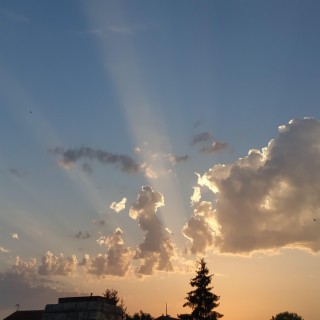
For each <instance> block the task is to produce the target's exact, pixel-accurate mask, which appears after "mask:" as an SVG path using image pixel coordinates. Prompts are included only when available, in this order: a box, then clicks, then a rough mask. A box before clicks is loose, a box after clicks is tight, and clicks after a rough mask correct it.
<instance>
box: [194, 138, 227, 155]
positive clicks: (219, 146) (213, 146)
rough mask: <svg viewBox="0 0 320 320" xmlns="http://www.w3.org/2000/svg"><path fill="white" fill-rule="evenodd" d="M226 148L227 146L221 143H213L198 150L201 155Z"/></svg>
mask: <svg viewBox="0 0 320 320" xmlns="http://www.w3.org/2000/svg"><path fill="white" fill-rule="evenodd" d="M226 148H228V144H227V143H226V142H223V141H218V140H216V141H213V142H212V144H211V145H210V146H205V147H202V148H201V149H200V152H202V153H214V152H218V151H221V150H224V149H226Z"/></svg>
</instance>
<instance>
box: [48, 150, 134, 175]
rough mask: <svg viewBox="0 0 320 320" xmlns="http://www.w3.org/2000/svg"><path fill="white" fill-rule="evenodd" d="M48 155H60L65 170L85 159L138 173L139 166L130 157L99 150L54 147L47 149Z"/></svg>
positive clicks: (127, 171) (123, 170)
mask: <svg viewBox="0 0 320 320" xmlns="http://www.w3.org/2000/svg"><path fill="white" fill-rule="evenodd" d="M49 153H52V154H56V155H61V156H62V159H61V160H60V164H61V165H62V166H64V167H65V168H66V169H69V168H70V167H71V166H72V165H73V164H74V163H76V162H77V161H79V160H80V159H86V160H91V161H93V160H96V161H98V162H100V163H102V164H114V165H116V167H118V168H119V169H120V170H121V171H122V172H126V173H137V172H139V171H140V166H139V164H137V163H136V162H135V161H134V160H133V159H132V158H131V157H129V156H127V155H123V154H114V153H111V152H108V151H104V150H100V149H92V148H88V147H81V148H75V149H65V148H63V147H55V148H53V149H49ZM88 168H89V167H88V164H87V165H86V169H87V170H88ZM90 169H91V167H90ZM90 169H89V170H90Z"/></svg>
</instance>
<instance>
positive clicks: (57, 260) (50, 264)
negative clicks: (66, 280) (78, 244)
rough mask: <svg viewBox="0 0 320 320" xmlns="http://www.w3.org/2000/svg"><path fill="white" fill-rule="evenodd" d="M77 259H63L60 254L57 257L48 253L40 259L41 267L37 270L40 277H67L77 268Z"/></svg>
mask: <svg viewBox="0 0 320 320" xmlns="http://www.w3.org/2000/svg"><path fill="white" fill-rule="evenodd" d="M77 264H78V261H77V257H76V256H75V255H72V256H71V257H65V256H64V255H63V254H62V253H61V254H60V256H59V257H57V256H55V255H54V254H53V253H52V252H50V251H48V252H47V253H46V254H45V255H44V256H43V257H42V259H41V265H40V266H39V268H38V273H39V274H40V275H58V276H68V275H70V274H72V273H73V272H74V271H75V270H76V268H77Z"/></svg>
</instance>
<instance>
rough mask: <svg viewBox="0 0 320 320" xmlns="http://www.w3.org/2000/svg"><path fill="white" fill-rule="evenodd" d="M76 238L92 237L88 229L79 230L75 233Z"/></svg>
mask: <svg viewBox="0 0 320 320" xmlns="http://www.w3.org/2000/svg"><path fill="white" fill-rule="evenodd" d="M74 237H75V238H77V239H89V238H90V234H89V232H88V231H81V230H80V231H78V232H77V233H76V234H75V235H74Z"/></svg>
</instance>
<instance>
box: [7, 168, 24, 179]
mask: <svg viewBox="0 0 320 320" xmlns="http://www.w3.org/2000/svg"><path fill="white" fill-rule="evenodd" d="M9 172H10V173H11V174H12V175H14V176H16V177H18V178H23V177H25V176H27V171H26V170H24V169H16V168H9Z"/></svg>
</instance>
